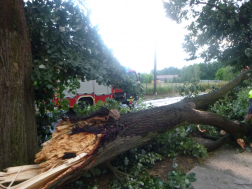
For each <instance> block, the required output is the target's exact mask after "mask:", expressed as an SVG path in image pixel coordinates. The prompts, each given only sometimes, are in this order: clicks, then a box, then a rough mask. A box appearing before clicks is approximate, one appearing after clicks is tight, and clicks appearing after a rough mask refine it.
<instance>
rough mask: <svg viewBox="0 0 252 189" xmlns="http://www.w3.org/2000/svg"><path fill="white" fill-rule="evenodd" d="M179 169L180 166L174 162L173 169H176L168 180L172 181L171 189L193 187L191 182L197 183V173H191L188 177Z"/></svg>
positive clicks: (171, 172)
mask: <svg viewBox="0 0 252 189" xmlns="http://www.w3.org/2000/svg"><path fill="white" fill-rule="evenodd" d="M174 160H176V158H174ZM177 167H178V165H177V164H176V163H175V162H173V168H175V170H174V171H170V172H169V173H168V175H167V179H169V180H170V183H169V186H170V188H172V189H173V188H181V189H184V188H188V187H189V186H191V182H195V181H196V178H195V173H189V174H188V175H186V174H185V173H181V172H180V171H179V170H177V169H176V168H177Z"/></svg>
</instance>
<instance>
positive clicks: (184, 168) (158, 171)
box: [148, 155, 199, 181]
mask: <svg viewBox="0 0 252 189" xmlns="http://www.w3.org/2000/svg"><path fill="white" fill-rule="evenodd" d="M175 162H176V163H177V164H178V169H179V170H180V171H181V172H183V173H187V172H188V171H190V170H191V169H193V168H194V167H195V166H196V165H198V164H199V161H198V160H197V158H195V157H193V156H189V155H178V156H177V159H176V160H175ZM172 164H173V158H165V159H164V160H163V161H160V162H157V163H156V164H155V166H154V167H153V168H151V169H150V170H149V171H148V172H149V175H152V176H155V177H158V178H160V179H162V180H163V181H168V180H167V173H168V172H169V171H172V170H174V168H173V167H172Z"/></svg>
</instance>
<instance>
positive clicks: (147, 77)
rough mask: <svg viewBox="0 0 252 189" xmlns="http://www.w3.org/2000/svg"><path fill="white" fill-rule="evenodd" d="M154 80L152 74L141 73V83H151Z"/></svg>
mask: <svg viewBox="0 0 252 189" xmlns="http://www.w3.org/2000/svg"><path fill="white" fill-rule="evenodd" d="M153 79H154V75H153V74H152V73H150V74H147V73H141V77H140V82H141V83H151V82H152V80H153Z"/></svg>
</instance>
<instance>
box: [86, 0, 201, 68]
mask: <svg viewBox="0 0 252 189" xmlns="http://www.w3.org/2000/svg"><path fill="white" fill-rule="evenodd" d="M89 6H90V8H91V10H92V14H91V17H90V19H91V22H92V24H93V25H97V24H98V26H99V33H100V34H101V37H102V38H103V40H104V42H105V44H106V45H107V46H108V47H109V48H111V49H112V50H113V52H114V56H115V57H116V58H117V59H118V60H119V62H120V63H121V64H122V65H123V66H125V67H127V68H131V69H134V70H136V71H137V72H141V73H143V72H145V73H150V71H151V70H152V69H154V52H155V47H156V52H157V70H161V69H163V68H168V67H170V66H173V67H177V68H182V67H184V66H188V65H190V64H194V63H199V61H197V60H196V61H195V60H194V61H189V62H188V61H185V60H184V59H185V58H187V57H188V55H187V54H186V53H185V52H184V51H183V49H182V43H183V40H184V35H185V34H186V32H187V31H186V29H185V28H184V26H185V25H181V24H177V23H176V22H174V21H171V20H170V19H169V18H168V17H166V16H165V10H164V8H163V4H162V0H106V1H105V0H91V1H90V2H89Z"/></svg>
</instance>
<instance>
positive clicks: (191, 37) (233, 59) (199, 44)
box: [164, 0, 252, 71]
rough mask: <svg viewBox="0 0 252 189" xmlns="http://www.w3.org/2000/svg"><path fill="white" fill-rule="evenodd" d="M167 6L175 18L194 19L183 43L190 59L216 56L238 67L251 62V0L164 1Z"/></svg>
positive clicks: (238, 68)
mask: <svg viewBox="0 0 252 189" xmlns="http://www.w3.org/2000/svg"><path fill="white" fill-rule="evenodd" d="M164 7H165V9H166V13H167V16H168V17H170V18H171V19H173V20H175V21H176V22H178V23H180V22H182V20H190V21H191V24H190V25H188V26H187V30H188V34H187V35H186V36H185V43H184V45H183V47H184V49H185V51H186V52H187V53H189V56H190V57H189V58H188V60H189V59H190V60H191V59H195V58H198V57H199V56H200V57H201V58H203V59H205V61H210V60H213V59H216V58H217V59H218V61H220V62H222V63H223V64H224V65H230V66H233V67H234V68H235V69H236V70H237V71H238V70H241V68H244V67H245V66H247V65H250V64H251V60H252V57H251V56H250V55H251V53H250V52H251V39H252V33H251V28H252V15H251V12H252V3H251V1H244V0H242V1H237V0H227V1H221V0H207V1H198V0H183V1H177V0H170V1H164ZM202 49H204V50H203V51H202ZM198 52H201V53H198Z"/></svg>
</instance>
